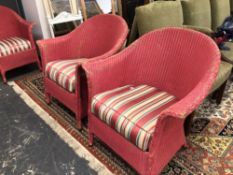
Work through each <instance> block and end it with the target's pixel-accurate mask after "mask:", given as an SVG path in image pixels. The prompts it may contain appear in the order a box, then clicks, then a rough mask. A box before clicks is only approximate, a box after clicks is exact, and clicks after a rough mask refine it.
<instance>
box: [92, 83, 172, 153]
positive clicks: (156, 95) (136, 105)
mask: <svg viewBox="0 0 233 175" xmlns="http://www.w3.org/2000/svg"><path fill="white" fill-rule="evenodd" d="M175 102H177V98H176V97H175V96H173V95H171V94H169V93H167V92H164V91H161V90H159V89H157V88H155V87H150V86H147V85H140V86H136V87H134V86H131V85H127V86H124V87H120V88H117V89H114V90H110V91H107V92H104V93H101V94H98V95H96V96H94V97H93V99H92V106H91V110H92V113H94V114H95V115H96V116H98V117H99V118H100V119H101V120H102V121H104V122H105V123H106V124H108V125H109V126H110V127H112V128H114V129H115V130H116V131H117V132H119V133H120V134H121V135H122V136H124V137H125V138H126V139H128V140H130V141H131V142H132V143H134V144H135V145H137V147H138V148H140V149H141V150H143V151H147V150H148V147H149V143H150V140H151V137H152V134H153V132H154V129H155V126H156V122H157V119H158V116H159V114H160V113H161V112H162V111H163V110H164V109H166V108H167V107H169V106H171V105H172V104H174V103H175Z"/></svg>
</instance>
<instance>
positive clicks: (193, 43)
mask: <svg viewBox="0 0 233 175" xmlns="http://www.w3.org/2000/svg"><path fill="white" fill-rule="evenodd" d="M124 51H125V52H130V53H128V57H129V58H128V59H129V61H130V59H131V62H132V64H131V65H128V66H127V71H130V72H131V74H132V76H133V78H132V79H133V80H134V81H135V82H133V83H135V84H142V83H143V84H148V85H151V86H155V87H158V88H160V89H163V90H165V91H167V92H170V93H171V94H174V95H176V96H177V97H178V98H183V97H184V96H185V95H187V93H189V92H190V91H191V90H192V89H193V88H194V87H195V86H196V85H197V84H198V83H200V82H201V80H203V78H205V79H206V80H207V81H209V82H205V83H210V85H211V84H212V82H213V81H214V79H215V77H216V74H217V72H218V66H219V63H220V52H219V49H218V47H217V46H216V44H215V43H214V42H213V41H212V40H211V38H209V37H208V36H206V35H204V34H202V33H199V32H196V31H193V30H189V29H179V28H164V29H160V30H155V31H152V32H150V33H148V34H146V35H144V36H142V37H141V38H139V39H138V40H137V41H136V42H135V43H133V44H132V46H129V47H128V48H127V49H125V50H124ZM124 51H123V52H124ZM122 54H124V55H125V54H126V53H122ZM124 61H127V59H125V60H124ZM129 61H128V62H129ZM127 64H128V63H127ZM135 70H137V71H135Z"/></svg>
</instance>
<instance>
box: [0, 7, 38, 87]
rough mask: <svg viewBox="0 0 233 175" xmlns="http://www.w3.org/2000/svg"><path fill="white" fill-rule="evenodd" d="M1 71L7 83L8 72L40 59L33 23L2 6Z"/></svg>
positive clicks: (0, 31)
mask: <svg viewBox="0 0 233 175" xmlns="http://www.w3.org/2000/svg"><path fill="white" fill-rule="evenodd" d="M0 19H1V20H0V73H1V75H2V78H3V81H4V82H5V83H6V82H7V79H6V72H7V71H9V70H11V69H14V68H17V67H21V66H24V65H27V64H30V63H34V62H37V63H38V66H39V68H40V61H39V58H38V56H37V52H36V47H35V44H34V40H33V36H32V26H33V24H31V23H29V22H27V21H25V20H24V19H22V18H21V17H20V16H19V15H18V14H16V13H15V12H14V11H12V10H11V9H9V8H6V7H4V6H0Z"/></svg>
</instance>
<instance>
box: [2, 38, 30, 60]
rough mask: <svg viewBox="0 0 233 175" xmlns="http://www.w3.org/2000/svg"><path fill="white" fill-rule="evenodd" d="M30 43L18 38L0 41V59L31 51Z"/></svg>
mask: <svg viewBox="0 0 233 175" xmlns="http://www.w3.org/2000/svg"><path fill="white" fill-rule="evenodd" d="M31 47H32V46H31V43H30V41H28V40H26V39H23V38H20V37H10V38H7V39H4V40H0V57H3V56H8V55H12V54H15V53H18V52H22V51H26V50H28V49H31Z"/></svg>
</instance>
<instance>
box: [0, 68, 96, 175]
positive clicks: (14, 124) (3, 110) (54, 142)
mask: <svg viewBox="0 0 233 175" xmlns="http://www.w3.org/2000/svg"><path fill="white" fill-rule="evenodd" d="M25 69H26V70H28V69H30V68H24V69H19V72H21V73H19V74H21V75H23V74H24V73H23V72H24V71H25ZM14 73H15V71H14ZM14 73H12V74H14ZM12 74H11V73H10V74H9V76H8V77H11V75H12ZM0 138H1V141H0V174H1V175H14V174H17V175H18V174H25V175H29V174H30V175H34V174H38V175H40V174H41V175H53V174H54V175H60V174H62V175H63V174H67V175H73V174H80V175H86V174H97V172H95V171H94V170H92V169H91V168H90V167H89V166H88V163H89V162H88V161H86V160H85V159H83V158H80V157H78V156H77V155H76V154H75V152H74V151H73V150H72V149H71V148H70V147H69V146H68V145H67V144H66V143H65V142H64V141H62V140H61V139H60V138H59V136H58V135H57V134H56V133H55V132H54V131H53V130H52V129H51V128H50V127H49V126H47V125H46V124H45V123H44V122H43V121H42V120H41V119H40V118H39V117H38V116H36V114H35V113H34V111H33V110H32V109H30V108H29V107H28V106H27V105H26V104H25V103H24V101H23V100H22V99H21V98H20V97H19V96H18V95H17V94H16V93H15V92H14V91H13V89H12V88H11V87H10V86H7V85H5V84H3V83H2V82H1V80H0Z"/></svg>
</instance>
